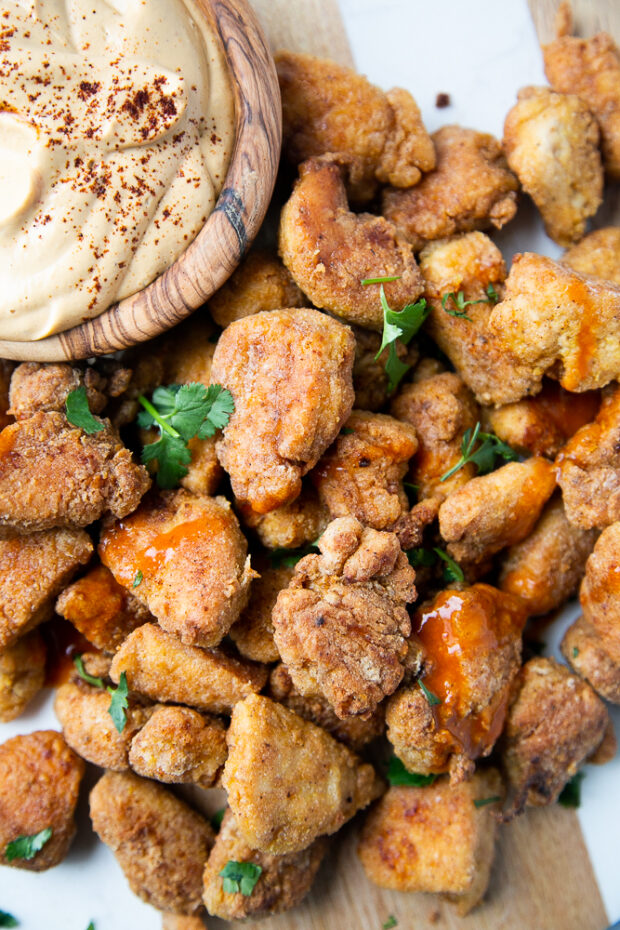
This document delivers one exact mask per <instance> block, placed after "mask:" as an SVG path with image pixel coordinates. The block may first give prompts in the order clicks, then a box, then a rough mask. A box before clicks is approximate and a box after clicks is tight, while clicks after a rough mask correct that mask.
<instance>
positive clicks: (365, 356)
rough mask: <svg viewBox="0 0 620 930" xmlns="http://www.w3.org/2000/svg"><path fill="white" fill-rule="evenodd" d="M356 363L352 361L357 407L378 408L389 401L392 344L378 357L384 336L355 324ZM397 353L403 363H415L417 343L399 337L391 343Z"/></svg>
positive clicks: (373, 409)
mask: <svg viewBox="0 0 620 930" xmlns="http://www.w3.org/2000/svg"><path fill="white" fill-rule="evenodd" d="M353 332H354V334H355V363H354V365H353V389H354V391H355V406H356V408H357V409H358V410H372V411H377V410H380V409H381V408H382V407H384V406H385V404H386V403H387V401H388V399H389V396H390V392H389V378H388V375H387V372H386V370H385V366H386V363H387V360H388V355H389V352H390V349H389V348H386V349H384V350H383V352H382V353H381V354H380V355H379V357H378V358H377V355H378V354H379V349H380V348H381V336H380V335H379V333H373V332H372V331H371V330H369V329H362V327H361V326H354V327H353ZM392 347H393V348H394V350H395V352H396V356H397V358H398V359H399V361H401V362H402V363H403V364H404V365H409V366H412V365H415V363H416V362H417V360H418V357H419V352H418V348H417V346H416V345H415V343H413V342H410V343H409V345H408V346H406V345H404V344H403V343H402V342H401V341H400V339H397V340H396V342H394V343H392Z"/></svg>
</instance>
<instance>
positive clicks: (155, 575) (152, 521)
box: [99, 489, 256, 647]
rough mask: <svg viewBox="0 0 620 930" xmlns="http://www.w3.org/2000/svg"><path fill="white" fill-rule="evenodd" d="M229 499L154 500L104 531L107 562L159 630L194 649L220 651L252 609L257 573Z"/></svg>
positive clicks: (175, 496) (182, 494)
mask: <svg viewBox="0 0 620 930" xmlns="http://www.w3.org/2000/svg"><path fill="white" fill-rule="evenodd" d="M247 553H248V547H247V542H246V540H245V537H244V536H243V534H242V533H241V530H240V529H239V523H238V521H237V518H236V516H235V514H234V513H233V510H232V508H231V506H230V504H229V503H228V501H227V500H226V498H224V497H196V496H194V495H193V494H190V493H189V491H185V490H181V489H180V490H178V491H164V492H162V493H161V494H159V495H157V496H154V495H151V496H149V497H148V498H146V500H144V501H143V503H142V504H141V506H140V507H139V508H138V510H136V511H135V512H134V513H132V514H131V516H129V517H127V518H126V519H125V520H123V521H120V522H116V523H112V522H111V521H110V522H108V523H107V524H106V525H105V526H104V530H103V533H102V535H101V541H100V543H99V555H100V557H101V561H102V562H103V564H104V565H106V566H107V568H109V569H110V571H111V572H112V574H113V575H114V577H115V579H116V581H118V582H119V584H122V585H123V586H124V587H125V588H126V589H127V590H128V591H130V592H131V593H132V594H133V596H134V597H136V598H137V599H138V600H139V601H140V602H141V603H142V604H144V605H145V606H146V607H147V608H148V609H149V610H150V612H151V613H152V614H153V616H154V617H156V618H157V620H158V622H159V625H160V626H161V627H162V628H163V629H164V630H167V631H168V632H169V633H174V634H175V635H176V636H178V637H179V639H180V640H181V642H183V643H185V644H186V645H188V646H203V647H210V646H216V645H217V644H218V643H219V642H220V641H221V640H222V639H223V638H224V636H225V635H226V633H227V632H228V630H229V629H230V627H231V626H232V624H233V623H234V622H235V620H236V619H237V618H238V616H239V614H240V613H241V611H242V610H243V608H244V607H245V605H246V604H247V601H248V597H249V587H250V582H251V581H252V578H253V577H254V576H255V574H256V573H255V572H254V571H253V570H252V569H251V567H250V558H249V556H248V554H247Z"/></svg>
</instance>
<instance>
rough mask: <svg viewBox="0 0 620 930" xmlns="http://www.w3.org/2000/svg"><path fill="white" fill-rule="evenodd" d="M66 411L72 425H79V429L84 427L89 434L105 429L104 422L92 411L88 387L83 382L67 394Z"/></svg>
mask: <svg viewBox="0 0 620 930" xmlns="http://www.w3.org/2000/svg"><path fill="white" fill-rule="evenodd" d="M65 411H66V414H67V420H68V421H69V423H70V424H71V426H77V427H78V428H79V429H83V430H84V432H85V433H88V435H89V436H90V435H92V433H100V432H101V430H102V429H105V426H104V425H103V423H100V422H99V420H96V419H95V418H94V416H93V415H92V413H91V412H90V407H89V406H88V397H87V395H86V388H85V387H84V385H83V384H82V385H81V386H80V387H78V388H76V389H75V390H74V391H71V392H70V393H69V394H67V399H66V401H65Z"/></svg>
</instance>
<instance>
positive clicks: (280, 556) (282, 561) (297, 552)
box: [269, 542, 317, 568]
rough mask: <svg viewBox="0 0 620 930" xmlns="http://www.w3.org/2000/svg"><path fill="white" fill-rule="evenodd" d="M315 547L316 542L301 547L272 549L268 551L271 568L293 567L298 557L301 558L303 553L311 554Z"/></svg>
mask: <svg viewBox="0 0 620 930" xmlns="http://www.w3.org/2000/svg"><path fill="white" fill-rule="evenodd" d="M316 549H317V544H316V542H313V543H310V544H309V545H308V546H302V547H301V549H272V551H271V552H270V553H269V561H270V562H271V567H272V568H280V567H282V566H285V567H286V568H295V566H296V565H297V563H298V562H299V560H300V559H303V557H304V556H305V555H312V554H313V553H315V552H316Z"/></svg>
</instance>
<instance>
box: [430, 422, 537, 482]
mask: <svg viewBox="0 0 620 930" xmlns="http://www.w3.org/2000/svg"><path fill="white" fill-rule="evenodd" d="M480 426H481V423H480V421H478V423H476V425H475V426H474V428H473V430H472V429H471V428H470V429H468V430H465V433H464V434H463V441H462V442H461V453H462V454H461V458H460V459H459V460H458V462H457V463H456V465H454V466H453V467H452V468H450V469H449V470H448V471H447V472H446V473H445V474H444V475H442V476H441V478H440V479H439V480H440V481H447V480H448V478H451V477H452V475H455V474H456V472H457V471H460V470H461V468H462V467H463V465H467V463H468V462H473V463H474V465H476V466H477V467H478V474H479V475H487V474H488V473H489V472H491V471H493V469H494V468H495V460H496V459H497V458H502V459H504V460H505V461H508V462H514V461H516V460H517V459H518V457H519V456H518V455H517V453H516V452H515V451H514V449H511V448H510V446H509V445H507V443H505V442H502V441H501V439H498V438H497V436H496V435H495V434H494V433H483V432H482V431H481V429H480ZM478 442H479V443H480V445H478V446H477V447H476V443H478Z"/></svg>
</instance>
